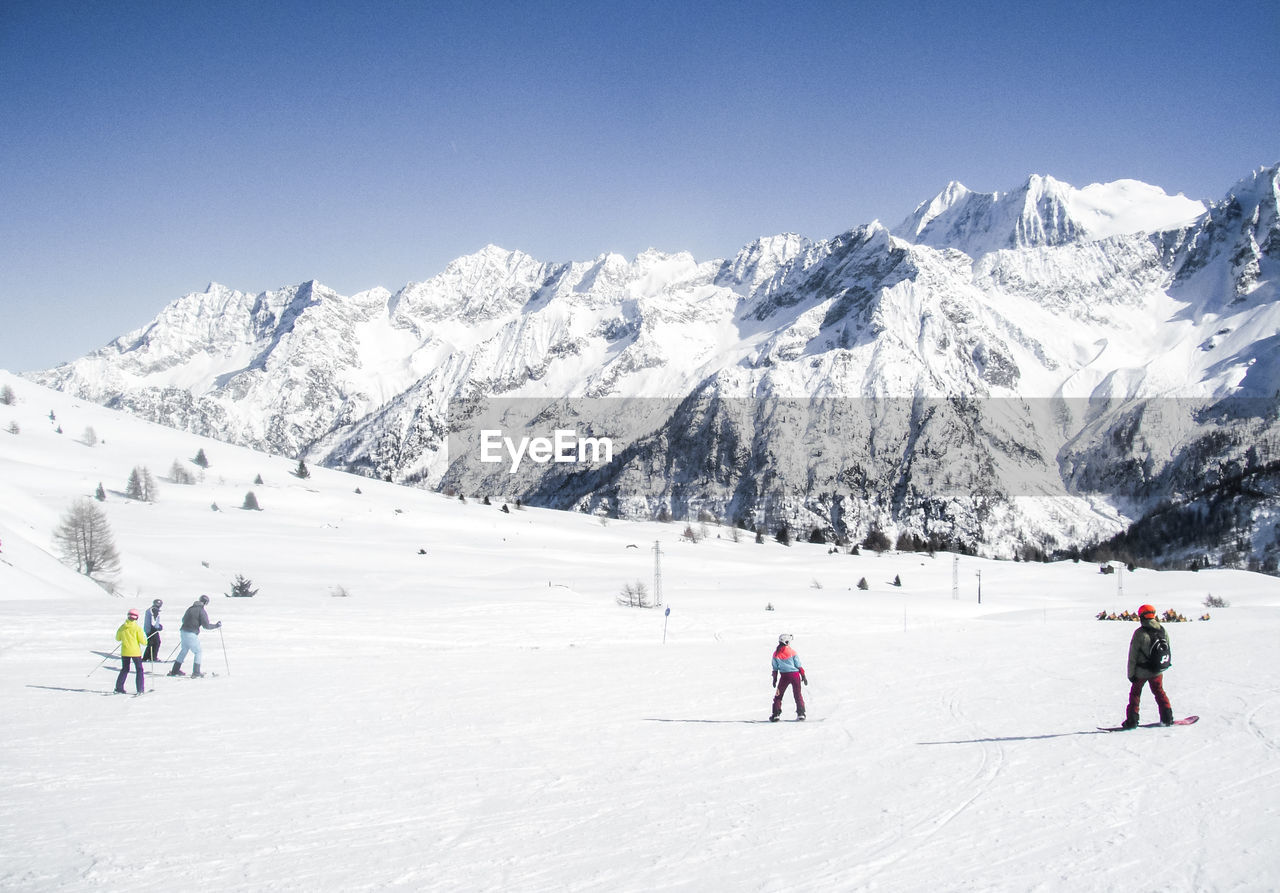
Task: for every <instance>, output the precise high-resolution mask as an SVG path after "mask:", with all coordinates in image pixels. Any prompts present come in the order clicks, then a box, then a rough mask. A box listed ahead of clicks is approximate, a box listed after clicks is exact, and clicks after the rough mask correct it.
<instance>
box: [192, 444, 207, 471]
mask: <svg viewBox="0 0 1280 893" xmlns="http://www.w3.org/2000/svg"><path fill="white" fill-rule="evenodd" d="M191 461H192V462H194V463H195V464H196V465H199V466H200V467H201V468H208V467H209V458H208V457H207V456H205V454H204V447H201V448H200V449H198V450H196V455H195V458H193V459H192V460H191Z"/></svg>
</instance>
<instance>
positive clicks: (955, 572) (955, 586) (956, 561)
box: [951, 555, 960, 601]
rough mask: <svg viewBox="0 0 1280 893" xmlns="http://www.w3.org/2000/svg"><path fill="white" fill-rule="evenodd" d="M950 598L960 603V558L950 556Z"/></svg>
mask: <svg viewBox="0 0 1280 893" xmlns="http://www.w3.org/2000/svg"><path fill="white" fill-rule="evenodd" d="M951 597H952V598H953V599H954V600H956V601H960V556H959V555H952V556H951Z"/></svg>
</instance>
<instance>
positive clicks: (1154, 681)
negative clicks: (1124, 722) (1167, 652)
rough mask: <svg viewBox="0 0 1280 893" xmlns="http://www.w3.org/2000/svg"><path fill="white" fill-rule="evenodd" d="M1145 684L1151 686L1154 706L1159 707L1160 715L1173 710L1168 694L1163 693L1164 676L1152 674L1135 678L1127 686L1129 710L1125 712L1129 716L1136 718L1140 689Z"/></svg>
mask: <svg viewBox="0 0 1280 893" xmlns="http://www.w3.org/2000/svg"><path fill="white" fill-rule="evenodd" d="M1147 686H1150V687H1151V694H1152V696H1153V697H1154V698H1155V699H1156V706H1157V707H1159V708H1160V713H1161V715H1162V716H1163V715H1164V714H1166V713H1171V712H1172V711H1173V708H1172V707H1170V706H1169V696H1168V695H1167V694H1165V693H1164V677H1163V676H1152V677H1151V678H1150V679H1135V680H1134V681H1133V684H1132V685H1130V686H1129V710H1128V713H1127V714H1126V715H1127V716H1128V717H1129V718H1131V719H1134V720H1136V719H1137V718H1138V704H1139V702H1140V701H1141V700H1142V689H1144V688H1146V687H1147Z"/></svg>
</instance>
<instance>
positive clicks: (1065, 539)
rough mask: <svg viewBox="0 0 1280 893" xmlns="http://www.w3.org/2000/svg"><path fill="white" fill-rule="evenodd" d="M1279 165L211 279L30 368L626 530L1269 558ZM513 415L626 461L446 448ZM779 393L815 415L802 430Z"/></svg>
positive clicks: (87, 389)
mask: <svg viewBox="0 0 1280 893" xmlns="http://www.w3.org/2000/svg"><path fill="white" fill-rule="evenodd" d="M1278 178H1280V166H1272V167H1269V168H1262V169H1259V170H1257V171H1255V172H1253V173H1252V174H1250V175H1249V176H1247V177H1245V178H1244V179H1242V180H1241V181H1240V182H1239V183H1237V184H1235V185H1233V186H1231V187H1230V188H1229V189H1228V190H1227V191H1226V193H1225V196H1224V198H1223V199H1222V200H1221V201H1219V202H1216V203H1213V204H1211V205H1206V204H1205V203H1203V202H1200V201H1197V200H1192V199H1188V198H1186V197H1185V196H1181V195H1178V196H1169V195H1167V194H1166V193H1164V192H1163V191H1162V190H1160V189H1159V188H1157V187H1154V186H1149V185H1146V184H1142V183H1138V182H1135V181H1132V180H1121V181H1117V182H1115V183H1108V184H1093V185H1091V186H1087V187H1085V188H1082V189H1077V188H1075V187H1072V186H1070V185H1068V184H1065V183H1062V182H1059V181H1057V180H1054V179H1053V178H1051V177H1043V176H1034V177H1031V178H1029V179H1028V180H1027V182H1026V183H1025V184H1024V185H1023V186H1022V187H1021V188H1019V189H1015V190H1012V191H1010V192H1007V193H977V192H973V191H970V190H968V189H967V188H965V187H964V186H962V185H960V184H958V183H953V184H951V185H950V186H949V187H947V189H945V190H944V191H943V192H942V193H941V194H939V196H938V197H936V198H935V199H933V200H932V201H930V202H925V203H923V204H922V205H921V206H920V208H919V209H918V210H917V212H916V213H915V214H914V215H912V216H911V217H910V218H909V219H908V220H907V221H904V223H903V224H901V225H900V226H898V227H896V228H895V229H893V230H892V231H891V230H889V229H887V228H886V227H884V226H882V225H881V224H879V223H877V222H873V223H869V224H866V225H864V226H858V227H855V228H853V229H851V230H849V231H848V232H845V233H841V234H839V235H836V236H833V237H831V238H829V239H824V240H821V241H811V240H809V239H807V238H803V237H800V236H797V235H794V234H788V235H778V236H772V237H766V238H761V239H758V240H757V241H755V242H753V243H751V244H750V245H747V246H745V247H744V248H743V249H742V250H741V251H740V252H739V253H738V254H737V255H736V256H735V257H733V258H730V259H726V260H712V261H703V262H699V261H697V260H695V259H694V258H693V257H691V256H690V255H688V254H684V253H681V254H674V255H665V254H661V253H658V252H654V251H649V252H645V253H643V254H641V255H639V256H638V257H636V258H634V259H633V260H630V261H628V260H627V259H625V258H622V257H620V256H617V255H613V254H606V255H602V256H600V257H598V258H596V259H594V260H592V261H589V262H575V263H546V262H542V261H538V260H535V259H533V258H531V257H529V256H528V255H525V254H523V253H521V252H519V251H507V250H503V249H500V248H498V247H496V246H492V245H490V246H488V247H486V248H484V249H482V250H481V251H479V252H477V253H475V254H473V255H470V256H468V257H462V258H459V259H458V260H456V261H454V262H453V263H451V264H450V265H449V266H448V267H447V268H446V269H445V270H444V271H442V272H441V273H440V274H439V275H437V276H434V277H432V278H430V279H427V280H425V281H423V282H416V283H411V284H409V285H407V286H405V287H404V288H402V289H400V290H399V291H398V292H395V293H394V294H393V293H391V292H390V291H388V290H386V289H383V288H375V289H371V290H369V291H365V292H362V293H360V294H357V295H354V296H351V297H345V296H342V295H338V294H336V293H335V292H333V291H332V290H330V289H327V288H325V287H324V286H323V285H321V284H319V283H316V282H307V283H303V284H301V285H297V286H292V287H289V288H283V289H279V290H276V291H268V292H263V293H261V294H257V295H252V294H248V293H245V292H240V291H236V290H233V289H230V288H226V287H224V286H220V285H216V284H215V285H210V286H209V288H208V289H207V290H206V291H205V292H204V293H201V294H190V295H187V296H185V297H183V298H180V299H178V300H177V301H174V302H173V303H172V304H170V305H169V306H168V307H166V308H165V309H164V310H163V311H162V312H161V313H160V314H159V315H158V316H157V317H156V318H155V319H154V320H153V321H152V322H151V323H149V324H147V325H145V326H143V327H141V328H139V329H137V330H135V331H133V332H131V333H129V334H127V335H124V336H122V337H121V338H119V339H117V340H116V341H115V342H113V343H112V344H110V345H107V346H106V347H104V348H103V349H101V350H99V351H97V352H95V353H94V354H92V355H90V356H87V357H83V358H81V359H79V360H77V361H75V362H73V363H70V364H67V365H64V366H60V367H58V368H57V369H52V370H47V371H45V372H42V373H33V374H32V376H31V377H32V378H33V379H34V380H37V381H39V382H40V383H42V384H46V385H49V386H52V387H57V388H59V389H62V390H65V391H67V392H69V393H73V394H75V395H77V396H79V397H81V398H84V399H88V400H92V401H95V402H99V403H103V404H105V405H110V406H113V407H117V408H122V409H127V410H129V411H130V412H133V413H135V414H137V415H139V416H141V417H143V418H147V419H150V420H152V421H157V422H161V423H163V424H166V425H170V426H172V427H175V428H178V429H181V430H187V431H191V432H193V433H198V434H204V435H207V436H212V437H217V438H219V439H221V440H224V441H229V442H232V443H237V444H241V445H245V446H251V447H254V448H257V449H261V450H264V451H268V452H275V453H279V454H282V455H287V456H289V457H291V458H293V459H295V460H296V459H298V458H306V460H307V461H308V462H311V463H314V464H317V465H325V466H328V467H332V468H341V469H344V470H348V471H355V472H358V473H361V474H364V475H366V476H369V477H375V478H379V479H387V480H395V481H397V482H401V483H420V484H424V485H426V486H428V487H432V488H437V489H461V490H464V491H466V490H473V491H474V490H484V491H487V492H493V493H500V494H501V495H502V496H503V498H505V499H508V500H515V499H521V500H522V501H525V502H532V503H534V504H537V505H542V506H547V507H556V508H576V509H580V510H584V511H589V512H593V513H600V514H605V515H608V516H610V517H614V518H620V519H633V520H641V519H653V518H658V517H662V516H666V515H670V516H673V517H676V518H688V519H696V518H698V517H704V516H711V517H715V518H718V519H722V520H725V521H730V522H740V523H745V524H749V525H751V526H759V527H764V528H766V529H767V530H768V532H769V534H770V535H772V534H773V533H774V532H776V531H777V530H778V529H779V528H780V527H781V526H782V525H787V526H788V528H789V529H791V530H792V531H795V532H798V533H799V534H800V535H802V536H808V535H810V533H811V532H812V531H813V530H814V529H815V528H816V529H818V530H819V531H820V532H821V533H822V535H825V536H827V537H828V538H829V539H831V540H833V541H834V540H836V539H844V540H850V541H854V542H857V541H862V540H863V539H864V538H865V537H867V536H868V535H869V534H870V533H872V532H873V531H883V532H885V533H887V534H888V535H889V536H890V537H891V539H895V540H896V538H897V537H898V536H901V535H909V536H915V537H918V538H921V539H925V540H928V539H936V540H939V541H945V542H950V543H955V544H964V545H965V547H966V548H967V549H972V550H974V551H977V552H979V553H980V554H987V555H995V556H1004V557H1010V556H1012V555H1014V554H1016V553H1021V552H1028V553H1032V552H1035V553H1038V552H1047V553H1053V552H1054V551H1055V550H1065V549H1070V548H1073V547H1074V548H1079V547H1083V546H1087V545H1088V544H1090V543H1093V542H1096V541H1099V540H1103V539H1106V538H1107V537H1111V536H1113V535H1118V534H1123V533H1125V531H1126V529H1127V528H1128V526H1129V525H1130V524H1131V523H1132V522H1135V521H1139V520H1143V519H1148V518H1149V517H1150V516H1152V515H1153V514H1158V513H1162V512H1167V511H1169V510H1170V507H1172V508H1173V510H1174V511H1176V512H1180V513H1182V515H1183V517H1182V519H1181V520H1180V521H1179V523H1178V524H1176V525H1169V524H1165V525H1164V526H1165V528H1166V529H1178V530H1183V529H1186V530H1189V531H1193V529H1194V528H1195V527H1196V525H1195V523H1194V518H1195V517H1199V516H1205V517H1212V518H1215V519H1217V520H1216V521H1215V522H1214V524H1212V525H1210V526H1211V527H1213V529H1214V530H1216V531H1219V533H1217V534H1215V535H1214V536H1211V537H1203V536H1197V535H1195V533H1194V532H1188V533H1183V534H1179V535H1178V536H1177V537H1176V538H1173V539H1170V540H1166V541H1164V542H1162V543H1161V544H1160V546H1161V548H1153V547H1152V545H1151V544H1150V543H1149V542H1147V538H1146V537H1144V536H1142V535H1141V532H1139V535H1136V536H1133V537H1131V538H1130V539H1129V540H1128V541H1127V542H1126V543H1125V545H1124V548H1123V550H1121V549H1120V548H1119V547H1117V553H1119V552H1120V551H1127V552H1128V553H1129V554H1131V555H1132V556H1133V557H1135V558H1141V559H1143V560H1144V561H1149V562H1165V563H1169V564H1176V565H1181V566H1186V565H1189V564H1191V563H1196V564H1201V563H1213V564H1222V563H1226V564H1230V565H1236V566H1242V567H1256V568H1264V567H1270V568H1272V569H1274V568H1275V566H1276V562H1277V561H1278V560H1280V531H1278V530H1277V528H1276V518H1275V513H1274V512H1271V511H1268V510H1267V507H1266V504H1265V503H1266V500H1267V499H1271V498H1274V497H1275V496H1276V494H1277V493H1280V429H1277V427H1276V424H1277V423H1276V418H1277V416H1276V404H1277V400H1280V396H1277V395H1280V364H1277V362H1276V360H1275V357H1276V356H1278V355H1280V351H1277V350H1276V346H1277V345H1276V340H1277V338H1278V337H1280V335H1277V332H1280V291H1277V289H1278V288H1280V285H1278V283H1280V274H1278V272H1277V258H1278V257H1280V222H1278V218H1277V210H1276V209H1277V195H1278V194H1280V186H1277V183H1278ZM1224 400H1229V401H1231V405H1230V407H1228V408H1226V409H1224V408H1223V406H1222V401H1224ZM495 401H505V403H506V404H508V405H509V404H510V402H511V401H521V402H522V403H523V409H522V411H521V412H518V413H515V416H516V417H517V418H516V424H518V425H520V426H522V427H520V428H519V429H518V430H516V436H517V437H518V436H520V435H522V434H524V435H534V434H537V436H541V435H542V432H534V431H533V430H531V428H532V426H533V425H534V423H535V420H536V421H537V422H539V423H542V424H545V425H548V426H559V427H564V428H565V429H566V430H568V429H570V428H572V427H574V426H575V425H576V426H578V427H584V426H585V427H590V428H591V429H592V430H593V432H594V433H595V435H600V434H605V435H608V436H610V437H613V438H616V439H619V440H625V441H626V444H627V447H629V448H628V449H621V448H620V450H619V452H618V454H617V456H616V457H615V458H616V461H614V462H612V463H610V464H609V465H608V466H607V467H606V468H604V469H602V470H592V471H591V472H590V473H589V474H564V473H563V472H564V471H565V469H563V468H549V467H547V466H534V465H530V466H528V467H527V468H526V469H525V470H524V472H523V473H521V474H519V475H510V474H507V473H506V472H505V470H501V469H497V468H478V467H477V466H476V465H475V463H474V462H473V461H471V460H473V459H474V457H473V456H459V455H458V454H457V452H456V451H455V450H453V449H452V448H451V447H453V446H455V445H456V442H455V443H452V444H451V443H450V438H451V435H455V434H458V433H459V432H463V433H466V432H468V431H469V432H470V433H471V434H473V435H474V434H475V433H476V419H477V418H480V417H483V416H484V415H485V413H486V410H487V409H491V408H492V407H491V404H492V403H494V402H495ZM645 401H647V403H646V405H645V406H644V408H643V409H641V408H639V407H640V404H641V403H642V402H645ZM787 401H802V406H801V413H802V415H803V416H806V417H808V419H809V422H810V424H808V425H807V426H806V425H805V424H803V423H799V422H797V423H796V424H791V425H788V424H778V421H779V419H780V418H781V417H782V416H785V415H786V413H781V412H779V411H778V406H779V404H780V403H785V402H787ZM894 401H902V402H900V403H897V404H895V403H894ZM930 401H932V402H930ZM1176 401H1194V402H1187V403H1177V402H1176ZM803 404H811V405H803ZM1035 404H1040V405H1035ZM1157 416H1159V417H1161V418H1162V419H1163V421H1162V422H1160V423H1159V424H1157V423H1156V422H1155V421H1154V420H1155V419H1156V418H1157ZM886 417H890V418H889V420H888V421H886ZM793 421H795V420H793ZM509 430H515V429H509ZM461 442H466V438H465V437H464V438H463V440H462V441H461ZM1028 479H1031V480H1033V481H1034V485H1031V486H1028V485H1027V481H1028ZM1256 493H1261V494H1264V496H1263V497H1262V498H1259V497H1256V496H1253V495H1250V494H1256ZM1193 516H1194V517H1193ZM1157 522H1158V519H1157ZM1153 523H1154V522H1153Z"/></svg>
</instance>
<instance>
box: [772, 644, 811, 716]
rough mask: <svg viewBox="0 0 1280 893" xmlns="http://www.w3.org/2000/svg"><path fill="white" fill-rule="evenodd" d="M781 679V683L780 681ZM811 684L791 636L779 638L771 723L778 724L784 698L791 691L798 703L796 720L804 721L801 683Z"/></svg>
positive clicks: (775, 650) (774, 659)
mask: <svg viewBox="0 0 1280 893" xmlns="http://www.w3.org/2000/svg"><path fill="white" fill-rule="evenodd" d="M779 679H781V681H779ZM802 682H803V683H804V684H805V685H808V684H809V680H808V679H807V678H806V677H805V675H804V666H803V665H802V664H801V663H800V655H798V654H796V650H795V649H794V648H792V647H791V634H790V633H783V634H782V635H780V636H778V647H777V648H775V649H773V685H774V688H775V691H774V693H773V712H772V713H770V714H769V722H777V721H778V719H779V718H780V717H781V716H782V696H783V695H784V694H786V692H787V689H788V688H789V689H791V696H792V697H793V698H794V699H795V702H796V719H804V698H803V697H802V696H801V695H800V683H802Z"/></svg>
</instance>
